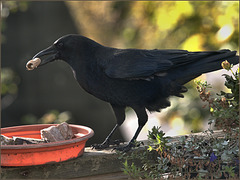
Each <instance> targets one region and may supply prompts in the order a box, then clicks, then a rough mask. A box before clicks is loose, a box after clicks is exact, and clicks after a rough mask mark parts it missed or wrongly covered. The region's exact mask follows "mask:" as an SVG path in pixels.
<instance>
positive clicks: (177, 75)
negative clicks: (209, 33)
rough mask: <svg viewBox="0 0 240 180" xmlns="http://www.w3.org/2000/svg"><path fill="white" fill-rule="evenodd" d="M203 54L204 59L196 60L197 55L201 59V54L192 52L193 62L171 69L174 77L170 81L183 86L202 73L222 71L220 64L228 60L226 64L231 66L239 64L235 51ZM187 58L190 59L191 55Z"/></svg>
mask: <svg viewBox="0 0 240 180" xmlns="http://www.w3.org/2000/svg"><path fill="white" fill-rule="evenodd" d="M203 53H204V56H205V57H203V58H200V59H197V60H196V59H195V57H196V56H198V55H199V57H201V52H192V57H194V58H193V59H194V60H193V61H191V62H190V63H189V64H185V65H183V66H178V67H177V68H176V69H173V71H174V73H170V74H174V76H172V77H171V79H172V80H175V81H176V82H178V83H179V84H185V83H187V82H189V81H191V80H192V79H194V78H196V77H198V76H200V75H201V74H203V73H208V72H212V71H216V70H219V69H222V66H221V63H222V62H223V61H225V60H228V62H229V63H230V64H233V65H235V64H238V63H239V56H237V55H236V51H230V50H220V51H209V52H203ZM206 53H209V55H207V56H206ZM189 58H191V53H190V55H189Z"/></svg>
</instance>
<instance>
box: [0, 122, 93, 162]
mask: <svg viewBox="0 0 240 180" xmlns="http://www.w3.org/2000/svg"><path fill="white" fill-rule="evenodd" d="M56 125H57V124H37V125H26V126H14V127H8V128H1V134H3V135H5V136H7V137H9V138H11V137H12V136H19V137H28V138H37V139H41V135H40V130H41V129H44V128H47V127H49V126H56ZM69 126H70V127H71V128H72V131H73V134H74V135H75V138H73V139H70V140H65V141H58V142H51V143H43V144H27V145H2V146H1V166H32V165H40V164H48V163H56V162H61V161H66V160H69V159H74V158H76V157H78V156H81V155H82V154H83V152H84V148H85V143H86V141H87V140H88V139H89V138H91V137H92V136H93V135H94V132H93V130H92V129H91V128H88V127H85V126H79V125H73V124H69Z"/></svg>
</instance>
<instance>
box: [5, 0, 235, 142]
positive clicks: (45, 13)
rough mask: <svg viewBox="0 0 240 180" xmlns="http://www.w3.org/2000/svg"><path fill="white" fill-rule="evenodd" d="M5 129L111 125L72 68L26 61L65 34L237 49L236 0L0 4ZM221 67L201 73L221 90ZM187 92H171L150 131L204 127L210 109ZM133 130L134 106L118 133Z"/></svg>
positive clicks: (100, 136) (131, 44)
mask: <svg viewBox="0 0 240 180" xmlns="http://www.w3.org/2000/svg"><path fill="white" fill-rule="evenodd" d="M1 15H2V21H1V27H2V29H1V32H2V36H1V40H2V42H1V43H2V64H1V65H2V71H1V93H2V94H1V99H2V102H1V104H2V124H1V125H2V127H7V126H15V125H21V124H35V123H60V122H64V121H67V122H68V123H75V124H81V125H86V126H89V127H91V128H92V129H93V130H94V131H95V134H96V135H95V136H94V137H93V138H92V139H91V140H90V141H89V142H90V143H92V142H94V143H98V142H101V141H103V140H104V138H105V137H106V136H107V134H108V133H109V132H110V130H111V129H112V127H113V126H114V124H115V117H114V116H113V113H112V111H111V108H110V106H109V105H108V104H107V103H105V102H102V101H100V100H98V99H96V98H94V97H92V96H91V95H89V94H87V93H85V92H84V91H83V90H82V89H81V88H80V87H79V86H78V85H77V83H76V81H75V80H74V78H73V76H72V72H71V70H70V68H69V67H68V66H67V65H66V64H65V63H63V62H60V61H59V62H54V63H51V64H49V65H47V66H44V67H42V68H39V69H37V70H35V71H32V72H27V71H26V70H25V64H26V62H27V61H28V60H29V59H31V58H32V57H33V55H35V54H36V53H37V52H39V51H40V50H42V49H44V48H46V47H48V46H49V45H50V44H51V43H52V42H54V41H55V40H56V39H58V38H59V37H61V36H63V35H65V34H71V33H75V34H81V35H84V36H87V37H89V38H91V39H93V40H95V41H97V42H99V43H101V44H103V45H106V46H113V47H117V48H142V49H156V48H157V49H185V50H189V51H203V50H219V49H224V48H227V49H231V50H237V51H238V49H239V2H238V1H232V2H231V1H209V2H207V1H205V2H202V1H199V2H198V1H172V2H171V1H167V2H165V1H162V2H160V1H159V2H157V1H146V2H144V1H113V2H111V1H101V2H96V1H94V2H92V1H87V2H84V1H68V2H19V1H18V2H15V1H6V2H2V7H1ZM222 73H226V72H225V71H224V70H221V71H218V72H213V73H209V74H208V75H203V76H201V77H200V78H201V79H204V80H207V81H208V82H209V83H211V84H213V87H214V89H215V90H216V91H220V90H221V89H222V88H223V82H224V78H223V77H222V76H221V74H222ZM186 86H187V87H188V88H189V91H188V92H187V93H185V98H184V99H181V98H176V97H172V98H171V103H172V106H171V107H170V108H167V109H164V110H162V112H161V113H152V114H150V113H149V122H148V124H147V125H146V126H145V127H144V129H143V130H142V132H141V134H140V136H139V138H138V139H146V135H147V132H148V130H149V129H151V128H152V126H153V125H155V126H162V129H163V130H164V132H165V133H166V134H167V135H171V136H173V135H179V134H188V133H190V132H191V131H194V132H197V131H201V130H203V129H206V128H207V120H208V118H209V111H208V108H202V106H203V105H204V104H203V103H202V102H201V101H200V99H199V96H198V93H197V91H196V86H195V85H194V83H193V82H190V83H188V84H187V85H186ZM136 128H137V120H136V116H135V114H134V112H133V111H132V110H131V109H127V120H126V122H125V123H124V124H123V125H122V128H121V131H120V132H118V133H117V134H116V135H115V138H121V137H122V136H123V138H124V139H125V140H129V139H130V138H131V137H132V134H133V133H134V132H135V130H136Z"/></svg>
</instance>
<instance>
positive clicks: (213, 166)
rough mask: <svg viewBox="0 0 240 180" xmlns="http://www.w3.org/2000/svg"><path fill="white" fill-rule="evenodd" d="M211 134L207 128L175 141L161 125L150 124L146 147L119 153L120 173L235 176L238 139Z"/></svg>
mask: <svg viewBox="0 0 240 180" xmlns="http://www.w3.org/2000/svg"><path fill="white" fill-rule="evenodd" d="M213 134H214V132H213V131H210V130H206V131H204V132H203V133H202V135H193V134H191V135H189V136H182V137H181V138H180V139H179V140H178V141H175V142H174V141H172V140H171V138H170V137H165V134H164V133H163V131H160V128H156V127H153V129H152V131H151V132H149V135H148V139H149V142H150V144H151V145H149V146H148V147H145V149H146V150H144V151H141V152H140V151H138V150H134V151H132V152H129V153H121V155H120V156H119V158H120V159H122V160H123V162H124V163H123V165H124V168H123V172H124V173H125V174H127V175H128V176H129V177H131V178H133V179H144V178H146V179H168V178H175V179H178V178H179V179H182V178H186V179H210V178H215V179H222V178H237V176H238V171H239V161H238V153H239V148H238V146H239V143H238V139H234V138H230V137H229V136H227V135H226V134H225V136H224V137H222V138H218V137H214V135H213ZM136 160H138V161H137V162H136ZM133 161H134V162H135V163H134V162H133Z"/></svg>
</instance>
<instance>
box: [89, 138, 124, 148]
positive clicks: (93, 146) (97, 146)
mask: <svg viewBox="0 0 240 180" xmlns="http://www.w3.org/2000/svg"><path fill="white" fill-rule="evenodd" d="M120 143H123V140H120V139H117V140H114V141H113V140H110V139H107V140H105V141H104V142H103V143H102V144H93V145H91V147H92V149H97V150H101V149H106V148H109V146H110V145H117V146H118V145H119V144H120Z"/></svg>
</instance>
